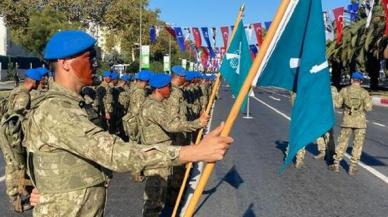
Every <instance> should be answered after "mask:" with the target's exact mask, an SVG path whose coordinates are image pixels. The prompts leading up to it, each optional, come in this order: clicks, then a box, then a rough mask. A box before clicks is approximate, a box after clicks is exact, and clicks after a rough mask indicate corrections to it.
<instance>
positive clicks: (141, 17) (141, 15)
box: [139, 0, 143, 72]
mask: <svg viewBox="0 0 388 217" xmlns="http://www.w3.org/2000/svg"><path fill="white" fill-rule="evenodd" d="M142 25H143V1H142V0H140V34H139V35H140V37H139V48H140V52H139V54H140V57H139V72H140V70H141V46H142V41H141V37H142V34H141V33H142Z"/></svg>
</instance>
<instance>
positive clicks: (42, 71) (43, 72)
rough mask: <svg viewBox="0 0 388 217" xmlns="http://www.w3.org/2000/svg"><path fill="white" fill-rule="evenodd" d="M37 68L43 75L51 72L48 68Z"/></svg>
mask: <svg viewBox="0 0 388 217" xmlns="http://www.w3.org/2000/svg"><path fill="white" fill-rule="evenodd" d="M35 70H37V71H38V72H39V73H40V74H42V76H45V75H47V74H48V72H49V71H48V69H46V68H43V67H39V68H36V69H35Z"/></svg>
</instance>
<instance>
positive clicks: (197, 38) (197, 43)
mask: <svg viewBox="0 0 388 217" xmlns="http://www.w3.org/2000/svg"><path fill="white" fill-rule="evenodd" d="M193 35H194V41H195V46H196V47H197V48H201V47H202V39H201V33H200V32H199V29H198V28H195V27H193Z"/></svg>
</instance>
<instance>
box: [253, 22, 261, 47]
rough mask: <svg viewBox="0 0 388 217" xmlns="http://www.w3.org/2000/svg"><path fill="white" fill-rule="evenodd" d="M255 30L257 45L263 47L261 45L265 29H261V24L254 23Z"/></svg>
mask: <svg viewBox="0 0 388 217" xmlns="http://www.w3.org/2000/svg"><path fill="white" fill-rule="evenodd" d="M253 28H254V29H255V32H256V38H257V44H259V47H261V44H263V28H262V27H261V23H254V24H253Z"/></svg>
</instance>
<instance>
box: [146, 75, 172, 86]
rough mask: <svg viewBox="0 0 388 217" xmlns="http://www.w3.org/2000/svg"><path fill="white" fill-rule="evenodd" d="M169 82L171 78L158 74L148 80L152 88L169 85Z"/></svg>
mask: <svg viewBox="0 0 388 217" xmlns="http://www.w3.org/2000/svg"><path fill="white" fill-rule="evenodd" d="M170 82H171V76H169V75H167V74H162V73H158V74H155V75H154V76H152V78H151V80H150V86H151V87H152V88H162V87H165V86H167V85H169V84H170Z"/></svg>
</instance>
